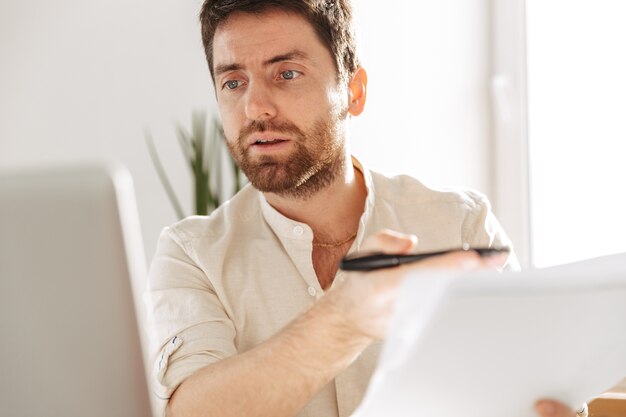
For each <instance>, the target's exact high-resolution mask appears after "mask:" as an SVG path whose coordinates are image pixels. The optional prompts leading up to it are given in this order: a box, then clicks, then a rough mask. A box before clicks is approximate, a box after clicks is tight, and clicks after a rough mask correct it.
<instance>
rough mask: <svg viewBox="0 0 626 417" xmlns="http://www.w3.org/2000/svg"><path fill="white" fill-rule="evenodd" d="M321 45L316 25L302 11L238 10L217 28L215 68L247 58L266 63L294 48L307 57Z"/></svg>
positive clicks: (302, 56)
mask: <svg viewBox="0 0 626 417" xmlns="http://www.w3.org/2000/svg"><path fill="white" fill-rule="evenodd" d="M315 43H317V44H318V45H314V44H315ZM320 46H322V47H323V45H321V42H319V40H318V39H317V36H316V34H315V31H314V30H313V27H312V26H311V25H310V23H309V22H308V21H307V20H306V19H305V18H304V17H302V16H300V15H298V14H295V13H290V12H285V11H282V10H270V11H267V12H263V13H259V14H257V13H255V14H251V13H242V12H237V13H233V14H232V15H231V16H229V18H228V19H227V20H226V21H225V22H223V23H221V24H220V25H219V26H218V27H217V30H216V31H215V36H214V38H213V62H214V66H215V67H217V66H219V65H228V64H232V63H243V62H244V61H252V62H258V63H262V62H265V61H267V60H270V59H272V58H273V57H276V56H279V55H283V54H286V53H289V52H292V51H299V52H300V53H301V54H300V55H301V56H299V58H306V57H307V56H308V55H310V54H309V53H307V51H308V50H310V49H311V47H318V48H319V47H320Z"/></svg>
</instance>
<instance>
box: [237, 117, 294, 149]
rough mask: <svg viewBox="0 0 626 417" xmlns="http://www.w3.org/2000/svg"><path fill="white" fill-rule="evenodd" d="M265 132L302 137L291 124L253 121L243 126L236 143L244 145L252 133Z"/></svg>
mask: <svg viewBox="0 0 626 417" xmlns="http://www.w3.org/2000/svg"><path fill="white" fill-rule="evenodd" d="M266 131H271V132H277V133H284V134H292V135H295V136H298V137H304V132H303V131H302V130H300V128H299V127H298V126H296V125H294V124H293V123H291V122H276V121H269V120H253V121H252V122H250V123H249V124H248V125H246V126H244V127H243V129H241V132H240V133H239V137H238V138H237V142H238V143H240V144H244V143H246V142H247V140H248V137H249V136H250V135H252V134H254V133H263V132H266Z"/></svg>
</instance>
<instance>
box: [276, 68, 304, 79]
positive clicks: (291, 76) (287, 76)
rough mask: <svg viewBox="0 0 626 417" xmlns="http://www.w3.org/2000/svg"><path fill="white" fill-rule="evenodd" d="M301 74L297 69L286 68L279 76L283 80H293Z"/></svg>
mask: <svg viewBox="0 0 626 417" xmlns="http://www.w3.org/2000/svg"><path fill="white" fill-rule="evenodd" d="M300 75H302V74H301V73H300V72H299V71H294V70H287V71H283V72H281V73H280V78H282V79H283V80H293V79H295V78H298V77H299V76H300Z"/></svg>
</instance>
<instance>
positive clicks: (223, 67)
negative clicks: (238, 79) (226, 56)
mask: <svg viewBox="0 0 626 417" xmlns="http://www.w3.org/2000/svg"><path fill="white" fill-rule="evenodd" d="M240 69H243V65H241V64H219V65H216V66H215V75H214V77H216V78H217V76H218V75H222V74H223V73H225V72H228V71H238V70H240Z"/></svg>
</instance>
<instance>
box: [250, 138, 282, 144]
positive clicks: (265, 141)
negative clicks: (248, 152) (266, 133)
mask: <svg viewBox="0 0 626 417" xmlns="http://www.w3.org/2000/svg"><path fill="white" fill-rule="evenodd" d="M281 142H285V140H284V139H257V140H256V141H254V144H255V145H275V144H277V143H281Z"/></svg>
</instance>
